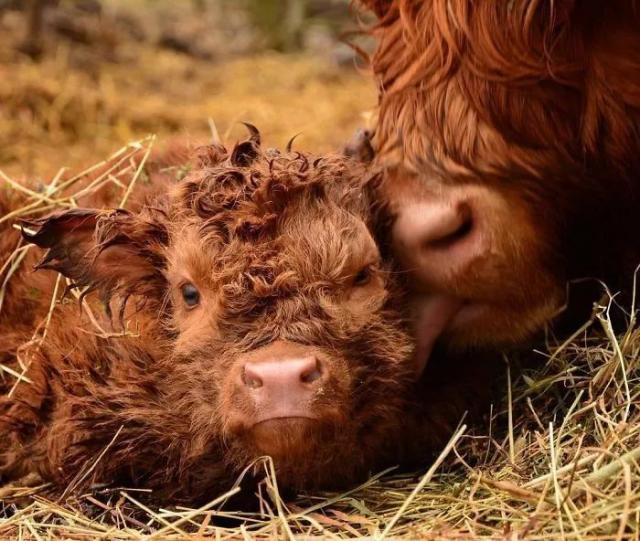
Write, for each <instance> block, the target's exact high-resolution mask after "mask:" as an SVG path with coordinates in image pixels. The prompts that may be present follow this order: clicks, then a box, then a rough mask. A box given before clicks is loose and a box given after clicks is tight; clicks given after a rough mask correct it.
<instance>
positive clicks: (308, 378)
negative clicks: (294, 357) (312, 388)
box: [300, 359, 322, 383]
mask: <svg viewBox="0 0 640 541" xmlns="http://www.w3.org/2000/svg"><path fill="white" fill-rule="evenodd" d="M321 376H322V368H321V367H320V363H319V362H318V361H317V360H315V359H314V362H313V366H309V367H308V368H306V369H305V370H303V371H302V372H301V373H300V381H302V382H303V383H313V382H314V381H316V380H318V379H320V377H321Z"/></svg>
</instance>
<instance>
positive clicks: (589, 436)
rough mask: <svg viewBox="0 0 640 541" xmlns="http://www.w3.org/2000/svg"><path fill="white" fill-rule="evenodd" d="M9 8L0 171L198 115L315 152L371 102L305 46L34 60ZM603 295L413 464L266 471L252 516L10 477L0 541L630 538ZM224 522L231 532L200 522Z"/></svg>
mask: <svg viewBox="0 0 640 541" xmlns="http://www.w3.org/2000/svg"><path fill="white" fill-rule="evenodd" d="M10 15H11V17H14V19H11V17H9V18H8V19H7V18H6V17H5V19H4V22H3V24H4V27H3V32H5V33H4V34H3V37H5V36H7V35H9V36H12V37H13V38H14V41H12V40H10V39H9V40H3V41H0V170H1V171H3V172H4V174H5V175H6V178H9V179H10V180H11V179H14V180H15V179H24V178H28V179H40V180H41V181H42V182H43V183H49V182H50V181H51V179H52V178H53V177H54V176H55V175H56V174H57V173H58V172H59V171H60V169H61V168H62V167H69V169H70V172H63V173H62V174H63V175H66V176H71V175H72V172H73V171H78V170H79V169H81V168H82V167H85V166H87V165H90V164H92V163H96V162H99V161H101V160H103V159H105V158H107V157H108V156H109V155H110V154H112V153H113V152H114V151H116V150H117V149H118V148H119V147H121V146H123V145H126V144H128V143H129V142H131V141H132V140H137V139H140V138H143V137H145V136H146V135H147V134H149V133H153V134H156V135H157V139H156V141H157V143H156V144H158V145H161V144H164V143H166V142H167V141H169V140H171V139H172V138H175V137H190V138H194V139H206V138H208V137H209V136H210V133H211V127H210V124H209V119H210V118H211V119H213V120H214V121H215V124H216V126H217V129H218V131H220V133H221V134H222V135H223V137H224V138H225V139H226V140H234V139H235V138H236V137H240V133H242V130H243V128H242V126H241V125H239V124H238V122H239V121H241V120H248V121H251V122H253V123H255V124H256V125H258V126H259V127H260V129H261V131H262V132H263V134H264V136H265V139H266V140H267V142H268V143H270V144H273V145H274V146H276V145H278V146H281V145H283V144H285V143H286V141H287V140H288V139H289V138H290V137H291V136H293V135H295V134H297V133H298V132H302V136H301V137H300V138H299V140H298V142H297V143H296V144H299V145H300V146H301V147H303V148H309V149H314V150H317V151H324V150H329V149H332V148H337V147H339V146H340V145H341V144H342V143H343V142H344V141H345V140H346V139H347V138H348V136H349V135H350V134H351V132H352V131H353V130H354V129H355V128H356V127H358V126H362V125H364V124H366V123H367V122H369V116H370V114H371V112H372V111H373V109H374V106H375V88H373V85H372V82H371V80H370V79H369V78H368V77H367V76H366V73H361V72H360V71H358V70H356V69H353V68H352V67H348V66H347V67H345V66H341V65H338V64H337V63H336V62H335V61H334V60H332V59H331V58H329V57H328V56H322V55H319V54H318V53H317V52H316V53H312V52H310V51H308V50H307V51H301V52H300V51H299V52H297V53H293V54H292V53H286V54H284V53H280V52H257V51H255V50H254V51H251V50H249V52H248V53H247V52H246V51H245V52H244V53H243V54H238V53H237V52H234V51H230V52H229V54H228V57H225V56H224V55H223V56H222V57H217V58H210V57H208V55H207V54H204V53H202V51H200V52H199V53H198V54H191V53H189V54H185V53H180V52H176V51H175V50H166V49H159V48H158V47H156V46H151V45H150V43H149V42H148V41H145V40H142V41H134V40H125V41H124V42H122V41H119V42H117V47H115V46H109V43H111V42H109V40H108V39H107V37H108V36H107V37H104V36H103V38H101V39H103V41H104V40H106V42H105V43H106V45H105V43H103V42H100V43H102V45H100V47H98V46H96V45H95V44H93V45H92V46H91V47H84V49H83V47H79V46H76V45H73V44H71V43H67V42H64V41H60V42H59V43H57V45H56V47H55V49H54V50H53V51H49V53H48V54H46V55H45V56H44V57H43V58H42V59H41V60H40V61H39V62H36V61H34V60H31V59H29V58H28V57H26V56H25V55H22V54H18V53H16V50H15V47H14V45H15V42H16V41H17V40H18V38H19V33H18V31H17V30H16V28H19V22H16V21H19V19H16V18H15V17H18V15H17V14H15V13H14V14H10ZM109 39H115V38H113V37H112V38H109ZM116 41H117V40H116ZM214 45H215V44H214ZM215 46H217V45H215ZM114 47H115V48H114ZM249 49H250V48H249ZM114 51H115V52H114ZM205 52H206V51H205ZM225 134H226V136H225ZM147 144H148V140H145V142H144V143H143V145H142V148H141V149H140V150H139V152H144V150H145V148H146V147H145V145H147ZM129 148H130V149H131V148H133V147H129ZM133 174H134V173H133V171H132V172H131V175H133ZM124 180H126V179H124ZM128 180H129V181H130V180H131V177H129V179H128ZM0 182H2V181H1V180H0ZM4 182H5V184H7V185H9V184H10V183H11V182H9V181H7V180H6V179H5V180H4ZM125 184H126V182H125ZM6 189H10V188H6ZM4 264H5V261H4V260H3V261H0V267H2V265H4ZM0 274H1V273H0ZM609 300H610V299H608V298H607V297H606V296H605V297H603V300H602V303H601V306H597V307H595V312H594V318H593V321H592V322H591V323H590V324H589V325H587V326H585V327H584V328H582V329H579V330H577V331H576V333H575V335H574V337H573V339H572V340H569V341H567V342H564V343H560V344H557V343H554V342H550V344H549V346H548V348H546V349H545V350H544V351H541V352H531V353H529V354H527V355H524V357H515V356H514V357H505V365H504V374H505V377H504V385H503V389H502V392H499V393H498V395H497V396H496V400H495V403H494V405H493V406H492V407H491V410H490V411H488V412H487V420H486V423H484V424H482V423H481V424H480V425H475V426H470V427H466V426H464V425H462V426H461V427H460V429H459V431H458V432H457V433H456V434H455V435H454V436H453V437H452V440H451V442H450V444H449V445H448V446H447V447H446V448H445V449H444V450H443V452H442V454H441V455H440V457H439V458H438V459H437V460H436V461H435V462H434V464H433V466H432V467H431V468H429V469H427V470H425V471H419V472H415V473H414V474H412V475H397V474H395V475H394V472H393V471H390V472H379V473H378V474H376V475H373V476H372V477H371V479H370V480H369V481H368V482H367V483H365V484H364V485H363V486H361V487H356V488H354V490H352V491H350V492H348V493H345V494H314V495H300V497H299V498H297V499H296V500H295V501H287V502H284V501H282V500H281V499H280V498H279V496H278V492H277V484H276V480H274V479H273V478H270V482H269V483H268V484H267V486H266V491H265V494H264V496H263V501H262V506H261V510H260V512H258V513H251V514H246V515H243V514H241V513H233V512H231V511H228V510H226V509H225V505H224V503H225V500H226V498H227V497H228V494H221V495H219V496H218V497H216V498H214V499H213V500H212V502H211V503H209V504H208V505H207V506H204V507H202V508H200V509H184V508H180V507H177V508H176V507H172V506H171V505H167V508H166V509H148V508H146V507H144V506H143V505H142V504H140V503H138V498H137V497H136V493H135V492H130V491H126V490H124V489H123V490H116V491H112V492H110V493H101V494H92V495H74V496H73V497H71V498H70V499H68V500H65V501H61V502H58V501H51V500H50V499H47V497H46V494H47V491H46V487H43V486H30V484H29V483H28V482H27V481H29V480H25V483H23V485H22V486H10V487H3V488H0V539H25V540H39V539H54V540H60V539H96V538H101V539H123V540H124V539H127V540H128V539H131V540H133V539H143V538H144V539H184V538H191V539H202V538H209V537H213V538H216V539H241V538H245V539H247V538H250V537H254V538H260V539H283V538H290V539H293V538H295V539H307V538H311V537H317V538H327V539H336V538H338V539H345V538H369V539H382V538H384V537H388V538H390V537H393V538H395V539H403V540H409V539H480V538H482V539H509V540H516V539H525V538H526V539H540V540H546V539H560V538H567V539H593V540H595V539H598V540H604V539H612V540H613V539H629V540H631V539H638V538H639V535H640V534H639V533H638V532H639V530H640V490H639V488H638V487H639V486H640V465H639V463H640V412H639V410H638V403H639V400H640V377H639V368H638V366H639V355H640V331H639V330H638V329H637V328H636V322H635V317H634V314H635V307H630V309H629V310H628V314H627V317H626V319H627V324H626V325H621V326H618V327H617V328H613V324H612V322H611V321H612V320H611V318H610V317H609V308H610V306H609V304H610V302H609ZM611 309H612V310H620V309H619V308H616V307H615V305H612V306H611ZM618 319H620V318H618ZM623 319H624V318H623ZM0 368H1V367H0ZM0 372H2V370H0ZM2 377H10V376H9V375H7V374H4V375H3V376H2ZM264 467H265V468H267V470H268V468H269V464H268V463H265V464H264ZM229 516H233V517H236V518H241V519H244V525H243V526H242V527H238V526H224V527H222V526H213V525H212V524H217V522H216V518H217V517H222V518H224V517H229Z"/></svg>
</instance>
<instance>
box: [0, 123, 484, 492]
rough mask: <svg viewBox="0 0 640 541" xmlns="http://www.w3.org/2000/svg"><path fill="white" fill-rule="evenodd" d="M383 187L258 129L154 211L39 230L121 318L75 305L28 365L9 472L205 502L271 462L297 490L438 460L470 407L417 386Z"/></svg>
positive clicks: (72, 215)
mask: <svg viewBox="0 0 640 541" xmlns="http://www.w3.org/2000/svg"><path fill="white" fill-rule="evenodd" d="M373 184H375V179H372V178H371V175H370V173H368V172H367V170H366V169H365V167H364V166H363V165H361V164H360V163H358V162H356V161H353V160H350V159H348V158H345V157H342V156H337V155H336V156H329V157H312V156H308V155H305V154H301V153H296V152H290V151H287V152H285V153H279V152H277V151H273V150H272V151H263V150H261V148H260V145H259V134H258V133H257V131H254V132H253V135H252V137H251V139H250V140H248V141H245V142H243V143H240V144H238V145H237V146H236V147H235V148H234V149H233V150H232V152H230V153H228V152H227V151H226V150H225V149H224V148H222V147H221V146H216V145H213V146H210V147H206V148H203V149H200V151H199V160H198V166H197V167H195V168H194V169H193V170H192V171H191V172H190V173H188V175H187V176H186V177H185V178H184V179H183V180H181V181H179V182H176V183H175V185H174V186H173V187H171V188H170V189H167V190H164V191H161V192H160V194H159V195H157V196H156V197H155V198H153V199H151V200H149V201H148V202H147V203H146V204H145V205H142V206H141V207H140V208H139V210H137V211H136V212H127V211H124V210H111V211H99V210H92V209H72V210H67V211H62V212H58V213H55V214H53V215H50V216H47V217H45V218H42V219H38V220H34V221H32V222H28V223H26V224H25V231H24V238H25V239H26V240H27V241H28V242H29V243H33V244H35V245H37V246H39V247H41V248H44V249H46V254H45V256H44V258H43V260H42V262H41V263H40V264H39V265H38V267H39V268H40V269H52V270H55V271H58V272H60V273H62V274H63V275H64V276H65V277H68V278H70V279H71V280H72V281H73V283H74V284H75V286H76V287H80V288H86V289H85V293H89V294H88V296H87V297H86V298H87V300H90V299H92V298H94V297H98V298H99V299H101V301H102V303H103V304H104V306H105V307H107V310H106V311H105V313H104V315H98V311H95V313H96V314H97V315H96V316H95V319H97V321H91V320H90V319H88V318H87V317H86V316H85V315H83V313H82V312H81V311H80V310H79V308H78V306H77V304H75V303H72V304H67V305H63V306H61V307H60V308H59V309H57V310H56V311H55V312H54V316H53V319H52V321H51V322H50V324H49V327H48V334H47V337H46V340H45V341H44V342H43V343H42V345H39V346H38V347H36V348H35V349H33V350H32V351H29V352H22V356H23V361H22V365H23V366H24V365H27V370H26V373H25V381H21V382H20V383H19V384H18V385H17V386H15V382H13V381H12V382H11V383H12V385H11V386H15V389H14V392H13V393H11V394H9V393H8V392H7V390H8V388H9V385H5V395H4V396H2V397H0V432H2V434H3V438H2V441H1V442H0V475H1V476H2V479H4V480H7V479H12V478H16V477H17V476H20V475H24V474H26V473H29V472H33V471H35V472H38V473H39V474H40V475H41V476H42V477H44V478H45V479H47V480H50V481H53V482H54V483H56V484H57V485H58V486H60V487H65V486H67V485H69V484H70V483H73V486H85V487H86V486H87V485H92V484H93V483H100V484H103V483H124V484H127V485H129V486H131V485H135V486H142V487H146V488H151V489H154V490H155V495H156V496H158V497H169V496H171V497H175V498H179V499H183V500H190V501H194V500H196V501H197V500H202V499H204V498H207V497H213V496H215V494H216V493H215V492H214V491H216V490H219V489H221V488H228V487H229V486H230V484H231V482H232V480H233V479H234V478H235V477H236V476H237V475H238V474H239V472H241V471H242V470H243V469H244V468H246V467H247V466H248V465H250V464H251V463H252V462H253V461H255V460H256V459H257V458H259V457H261V456H263V455H270V456H271V457H272V458H273V460H274V464H275V469H276V473H277V475H278V481H279V483H280V485H281V487H285V488H290V489H300V488H305V489H310V488H315V487H337V486H343V485H348V484H350V483H353V482H354V481H356V480H357V479H359V478H361V477H362V476H364V475H366V474H367V472H369V471H372V470H376V469H378V468H381V467H384V466H386V465H393V464H398V463H408V462H411V461H414V460H419V459H423V458H424V457H427V456H428V452H429V450H430V449H433V446H434V445H439V444H441V443H442V441H443V440H444V439H445V438H447V437H448V436H449V434H450V432H451V428H452V426H453V424H454V423H456V422H457V421H459V418H460V416H461V415H462V413H463V411H462V407H463V406H462V405H460V406H456V404H458V402H457V401H456V400H455V397H452V396H449V394H448V393H447V390H446V387H443V386H441V385H439V384H437V385H433V386H432V387H429V384H427V383H424V380H422V382H420V381H418V378H417V377H416V367H415V366H414V365H413V364H412V349H413V340H412V337H411V335H410V332H409V330H408V328H407V324H406V321H405V320H406V318H405V317H404V315H403V307H404V305H405V301H406V299H405V296H404V293H403V291H404V288H403V286H402V284H401V283H400V278H401V276H402V275H398V274H397V273H394V272H393V267H392V263H391V262H390V261H388V260H387V259H386V258H385V257H383V255H381V250H380V249H379V247H378V246H377V245H376V242H375V240H374V232H375V227H376V221H375V212H374V211H375V205H373V204H372V200H371V198H370V192H371V188H372V185H373ZM41 273H45V274H46V271H44V270H41V271H38V272H37V273H36V275H40V274H41ZM23 280H24V278H23ZM90 292H95V293H96V294H97V295H95V296H94V295H91V294H90ZM93 305H95V302H94V303H93ZM13 306H14V308H13V309H14V310H17V309H18V308H17V307H16V305H15V304H14V305H13ZM124 329H126V331H127V332H126V333H122V332H120V331H121V330H124ZM106 331H108V332H106ZM24 359H28V363H27V361H24ZM14 369H15V370H14V371H20V367H19V366H17V362H15V361H14ZM471 379H472V378H471ZM456 385H457V386H458V385H459V382H457V383H456ZM458 388H459V387H458ZM461 395H463V396H465V398H467V397H468V394H467V393H465V392H463V393H461ZM425 398H426V399H425ZM101 453H104V456H103V457H102V458H101V459H99V460H98V459H97V457H99V456H100V454H101Z"/></svg>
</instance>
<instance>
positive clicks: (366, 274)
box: [353, 265, 371, 287]
mask: <svg viewBox="0 0 640 541" xmlns="http://www.w3.org/2000/svg"><path fill="white" fill-rule="evenodd" d="M370 281H371V267H370V266H369V265H367V266H366V267H363V268H362V269H360V271H359V272H358V274H356V275H355V276H354V277H353V285H354V286H356V287H360V286H366V285H367V284H368V283H369V282H370Z"/></svg>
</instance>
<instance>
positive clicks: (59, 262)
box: [22, 209, 168, 312]
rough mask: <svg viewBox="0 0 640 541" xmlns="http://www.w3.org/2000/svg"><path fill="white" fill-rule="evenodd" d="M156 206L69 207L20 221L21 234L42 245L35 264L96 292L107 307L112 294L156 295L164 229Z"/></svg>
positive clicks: (165, 237)
mask: <svg viewBox="0 0 640 541" xmlns="http://www.w3.org/2000/svg"><path fill="white" fill-rule="evenodd" d="M163 218H164V215H163V214H162V213H161V211H158V210H151V209H143V210H142V211H141V212H140V213H138V214H132V213H130V212H128V211H125V210H122V209H118V210H111V211H101V210H95V209H72V210H67V211H61V212H56V213H53V214H50V215H48V216H45V217H43V218H40V219H37V220H29V221H24V222H23V229H22V235H23V237H24V239H25V240H26V241H27V242H29V243H32V244H35V245H37V246H39V247H41V248H45V249H46V250H47V252H46V254H45V256H44V258H43V259H42V261H41V262H40V263H39V264H38V265H37V266H36V268H38V269H52V270H56V271H58V272H60V273H61V274H62V275H64V276H66V277H67V278H70V279H71V281H72V283H73V285H74V286H75V287H87V288H88V289H87V291H86V292H87V293H88V292H89V291H97V292H98V293H99V295H100V297H101V299H102V300H103V302H104V304H105V306H106V307H107V310H109V309H110V301H111V298H112V297H114V296H115V295H118V296H120V297H121V299H122V301H123V302H122V304H121V312H122V311H123V310H124V305H125V304H126V300H127V299H128V298H129V297H130V296H131V295H134V294H140V295H141V296H143V297H144V298H147V299H149V300H151V299H154V298H158V299H160V298H161V297H162V295H163V291H164V285H165V281H164V276H163V272H162V271H163V270H164V268H165V266H166V262H165V257H164V248H165V246H166V245H167V244H168V232H167V229H166V225H165V220H163Z"/></svg>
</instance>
